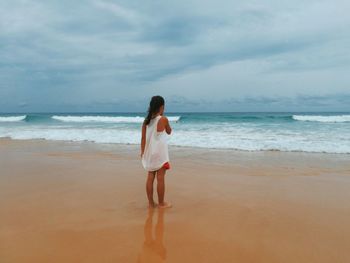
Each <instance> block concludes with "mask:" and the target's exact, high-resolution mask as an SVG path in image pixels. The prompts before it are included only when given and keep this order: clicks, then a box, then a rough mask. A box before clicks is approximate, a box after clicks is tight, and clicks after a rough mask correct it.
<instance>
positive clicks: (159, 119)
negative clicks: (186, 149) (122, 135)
mask: <svg viewBox="0 0 350 263" xmlns="http://www.w3.org/2000/svg"><path fill="white" fill-rule="evenodd" d="M163 114H164V99H163V97H161V96H154V97H152V99H151V101H150V104H149V108H148V115H147V117H146V118H145V121H144V122H143V125H142V138H141V158H142V165H143V167H144V168H145V170H147V171H148V177H147V182H146V192H147V197H148V202H149V206H150V207H152V208H153V207H157V204H156V203H155V202H154V200H153V182H154V179H155V177H157V193H158V207H159V208H169V207H171V204H170V203H168V202H164V193H165V183H164V177H165V173H166V170H167V169H170V165H169V153H168V145H167V142H166V136H167V135H166V134H165V133H167V134H169V135H170V134H171V127H170V125H169V121H168V118H167V117H165V116H164V115H163Z"/></svg>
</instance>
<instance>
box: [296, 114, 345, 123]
mask: <svg viewBox="0 0 350 263" xmlns="http://www.w3.org/2000/svg"><path fill="white" fill-rule="evenodd" d="M293 119H294V120H297V121H316V122H350V115H335V116H318V115H293Z"/></svg>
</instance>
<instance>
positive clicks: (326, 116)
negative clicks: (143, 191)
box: [0, 113, 350, 154]
mask: <svg viewBox="0 0 350 263" xmlns="http://www.w3.org/2000/svg"><path fill="white" fill-rule="evenodd" d="M144 116H145V113H98V114H97V113H79V114H78V113H70V114H69V113H64V114H63V113H62V114H58V113H55V114H1V115H0V138H1V137H2V138H4V137H8V138H12V139H17V140H23V139H45V140H64V141H90V142H95V143H121V144H139V143H140V136H141V125H142V122H143V119H144ZM167 116H168V117H169V120H170V122H171V126H172V128H173V134H172V135H171V136H169V138H168V142H169V144H170V145H176V146H189V147H201V148H216V149H233V150H244V151H286V152H290V151H296V152H319V153H347V154H349V153H350V113H169V114H167Z"/></svg>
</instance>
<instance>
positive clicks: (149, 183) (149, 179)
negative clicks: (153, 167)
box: [146, 172, 156, 207]
mask: <svg viewBox="0 0 350 263" xmlns="http://www.w3.org/2000/svg"><path fill="white" fill-rule="evenodd" d="M155 174H156V172H148V177H147V182H146V192H147V198H148V202H149V206H150V207H155V206H156V204H155V203H154V200H153V182H154V177H155Z"/></svg>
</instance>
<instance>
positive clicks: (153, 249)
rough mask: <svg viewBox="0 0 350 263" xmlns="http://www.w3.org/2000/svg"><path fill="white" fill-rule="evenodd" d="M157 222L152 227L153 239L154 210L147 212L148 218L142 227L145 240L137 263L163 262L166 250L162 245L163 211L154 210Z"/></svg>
mask: <svg viewBox="0 0 350 263" xmlns="http://www.w3.org/2000/svg"><path fill="white" fill-rule="evenodd" d="M156 211H157V212H156V213H157V214H158V216H157V222H156V224H155V227H154V232H155V233H154V237H153V214H154V213H155V209H152V208H150V209H149V210H148V216H147V219H146V222H145V226H144V236H145V240H144V242H143V246H142V251H141V253H140V254H139V256H138V259H137V262H152V263H156V262H165V259H166V248H165V246H164V244H163V235H164V210H163V209H157V210H156Z"/></svg>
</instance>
